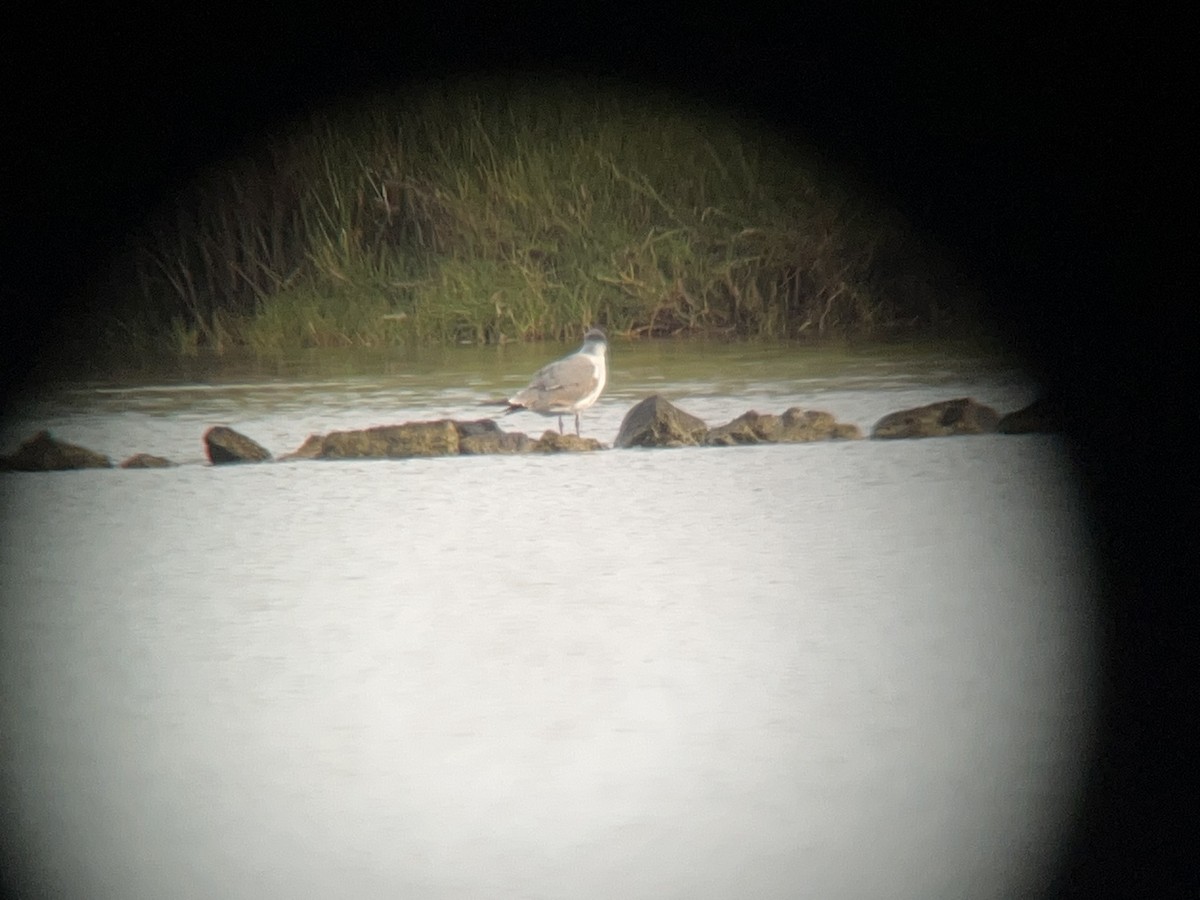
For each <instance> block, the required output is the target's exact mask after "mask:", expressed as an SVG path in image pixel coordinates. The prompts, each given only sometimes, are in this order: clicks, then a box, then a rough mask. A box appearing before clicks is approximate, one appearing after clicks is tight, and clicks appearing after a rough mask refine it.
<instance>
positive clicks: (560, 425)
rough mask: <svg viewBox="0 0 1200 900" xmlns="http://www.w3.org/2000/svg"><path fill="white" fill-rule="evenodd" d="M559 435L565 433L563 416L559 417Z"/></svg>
mask: <svg viewBox="0 0 1200 900" xmlns="http://www.w3.org/2000/svg"><path fill="white" fill-rule="evenodd" d="M558 433H559V434H562V433H563V430H562V416H561V415H560V416H559V417H558Z"/></svg>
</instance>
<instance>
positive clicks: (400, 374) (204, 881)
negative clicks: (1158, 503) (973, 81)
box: [0, 344, 1096, 898]
mask: <svg viewBox="0 0 1200 900" xmlns="http://www.w3.org/2000/svg"><path fill="white" fill-rule="evenodd" d="M559 349H566V348H557V347H555V348H552V350H551V351H550V352H549V353H548V352H547V350H546V348H545V347H541V348H537V347H534V348H525V347H521V348H505V349H504V351H501V352H497V351H479V350H462V351H453V352H449V353H445V354H442V355H440V356H437V357H436V358H433V359H425V360H407V361H405V360H402V359H390V360H389V359H374V360H365V361H364V360H362V359H360V360H359V361H358V362H357V363H351V362H347V361H346V360H345V359H344V358H337V357H325V358H324V359H323V360H308V361H306V362H305V363H304V364H302V365H299V366H297V367H293V368H287V367H283V366H280V367H277V368H276V369H275V370H274V371H271V370H264V369H263V368H262V367H259V368H258V369H248V370H243V371H236V370H235V371H225V372H212V371H210V372H205V373H203V382H200V381H197V380H196V379H195V377H194V374H195V373H193V377H191V378H188V377H182V376H179V375H178V374H176V375H173V376H171V377H159V378H157V379H152V380H146V379H143V380H140V381H139V380H137V379H119V380H113V381H106V382H103V383H99V382H97V383H79V384H72V385H61V386H59V387H58V388H57V389H55V390H53V391H46V392H45V393H43V394H42V395H41V396H39V397H36V398H33V400H32V401H31V403H30V404H29V405H28V406H26V407H25V408H24V409H22V410H20V411H18V413H17V414H16V415H14V416H13V417H11V418H10V419H9V420H8V421H6V422H5V431H4V433H3V444H2V445H0V450H3V451H9V450H11V449H12V448H13V447H15V445H16V444H17V443H18V442H19V441H20V439H22V438H23V437H25V436H27V435H28V434H29V433H30V432H32V431H33V430H36V428H39V427H49V428H50V429H51V430H52V431H53V432H54V433H55V434H56V435H57V436H59V437H61V438H63V439H66V440H71V441H75V442H78V443H82V444H84V445H86V446H89V447H92V448H94V449H97V450H101V451H102V452H105V453H108V454H110V455H111V456H113V457H114V458H117V459H119V458H124V457H125V456H128V455H130V454H132V453H134V452H138V451H145V452H152V453H159V454H162V455H166V456H169V457H171V458H172V459H175V460H177V461H180V462H184V463H193V464H190V465H184V466H181V467H179V468H175V469H167V470H154V471H123V470H113V471H84V472H65V473H33V474H24V473H9V474H7V475H3V476H0V503H2V506H0V510H2V512H0V515H2V518H0V528H2V530H0V537H2V543H0V548H2V549H0V596H2V598H3V618H2V621H0V624H2V628H0V642H2V644H0V674H2V678H3V680H2V682H0V688H2V692H0V698H2V699H0V703H2V704H3V706H2V707H0V723H2V725H3V729H4V738H3V742H2V744H0V747H2V753H3V756H2V762H3V776H4V779H3V791H4V805H5V808H6V809H7V810H9V811H10V813H9V815H8V820H9V823H10V824H9V828H10V829H11V833H10V834H9V835H8V838H7V839H8V845H7V846H6V848H5V852H6V857H7V858H6V860H5V863H6V867H7V868H8V869H9V871H15V872H18V873H21V876H22V877H23V878H24V880H25V884H26V885H27V886H28V887H29V888H30V890H31V891H33V892H39V891H40V892H41V893H44V894H47V895H53V896H88V897H114V898H115V897H125V898H141V897H146V898H151V897H164V896H172V897H184V898H191V897H196V898H202V897H218V896H219V897H237V898H241V897H245V898H251V897H264V896H270V897H298V896H346V897H397V896H403V897H422V898H423V897H437V898H441V897H445V898H459V897H496V898H517V897H531V898H533V897H537V898H541V897H545V898H574V897H580V898H607V897H617V896H620V897H646V898H652V897H689V898H694V897H702V898H703V897H713V898H725V897H737V896H742V897H745V896H754V897H809V896H811V897H840V896H852V897H872V896H875V897H914V898H915V897H1000V896H1012V895H1016V894H1019V893H1020V892H1021V891H1023V890H1025V889H1026V888H1028V887H1029V886H1031V885H1036V884H1037V883H1038V881H1039V879H1040V878H1042V877H1043V875H1044V871H1045V866H1047V865H1050V864H1051V863H1052V862H1053V860H1054V854H1055V853H1056V851H1057V849H1058V846H1059V842H1060V840H1061V838H1062V836H1063V835H1064V834H1065V830H1066V829H1067V828H1068V827H1069V825H1070V822H1071V814H1072V812H1073V810H1074V805H1075V802H1076V800H1077V789H1078V778H1079V774H1080V768H1081V766H1082V765H1083V764H1084V762H1085V761H1086V759H1087V753H1088V747H1089V744H1088V739H1089V734H1090V728H1091V722H1092V710H1093V705H1094V700H1095V697H1094V687H1095V684H1094V681H1095V675H1096V672H1095V664H1096V661H1095V656H1094V646H1093V643H1094V633H1093V615H1094V613H1093V609H1092V597H1093V575H1092V571H1091V562H1090V557H1089V551H1088V548H1087V545H1086V541H1087V534H1086V531H1085V529H1084V527H1083V525H1084V519H1083V514H1082V510H1081V503H1080V497H1079V495H1078V493H1077V490H1076V485H1075V483H1074V477H1073V474H1072V471H1071V469H1070V466H1069V463H1068V460H1067V457H1066V453H1065V451H1064V448H1063V447H1062V446H1061V445H1060V444H1059V443H1058V441H1057V440H1056V439H1054V438H1051V437H1044V436H1023V437H1003V436H983V437H975V438H963V439H957V440H952V439H945V440H928V441H912V442H879V443H875V442H870V441H863V442H855V443H841V444H814V445H807V446H806V445H783V446H767V447H750V448H713V449H704V450H700V449H691V450H677V451H617V452H609V453H600V454H583V455H567V456H556V457H540V456H539V457H536V458H534V457H481V458H445V459H434V460H396V461H357V462H336V463H316V462H298V463H286V464H276V465H262V466H249V467H241V468H237V467H234V468H212V467H208V466H205V465H202V464H201V463H202V455H203V450H202V446H201V443H200V435H201V434H202V433H203V430H204V429H205V428H206V427H208V426H209V425H212V424H217V423H222V422H223V423H226V424H230V425H233V426H234V427H236V428H238V429H240V430H242V431H244V432H245V433H247V434H249V435H250V436H252V437H254V438H256V439H257V440H259V441H260V442H261V443H263V444H264V445H265V446H267V447H268V448H269V449H271V450H272V451H274V452H276V453H282V452H286V451H288V450H290V449H293V448H294V447H296V446H297V445H299V444H300V442H301V441H302V440H303V439H304V437H305V436H306V435H307V434H308V433H310V432H313V431H329V430H332V429H337V428H356V427H364V426H368V425H373V424H385V423H391V422H397V421H404V420H406V419H427V418H437V417H441V416H453V417H457V418H464V417H465V418H475V417H478V415H479V412H480V410H479V408H478V406H477V405H476V404H477V403H478V401H479V400H480V399H483V398H486V397H490V396H500V395H503V394H505V393H507V392H509V391H510V390H511V389H512V388H514V387H517V386H520V385H521V384H523V383H524V380H525V378H526V377H527V375H528V374H529V373H530V372H531V371H532V369H534V368H536V367H537V365H539V364H540V363H541V362H544V361H545V359H546V358H547V356H553V355H555V354H556V353H557V351H558V350H559ZM610 385H611V386H610V389H609V391H608V392H607V393H606V394H605V396H604V397H603V398H602V400H601V402H600V404H599V405H598V406H597V407H596V408H595V409H593V410H591V411H589V412H588V413H587V414H585V417H584V432H585V434H592V435H594V436H597V437H599V438H600V439H601V440H603V441H605V442H610V441H611V440H612V438H613V437H614V436H615V434H616V431H617V428H618V426H619V424H620V420H621V418H622V416H623V415H624V413H625V411H626V410H627V409H628V408H629V406H631V405H632V404H633V403H634V402H636V400H638V399H640V398H641V397H642V396H645V395H646V394H647V393H650V392H652V391H660V392H662V393H664V394H666V395H667V396H668V397H670V398H671V399H673V400H675V401H676V402H677V403H679V404H680V405H681V406H682V407H683V408H685V409H687V410H689V411H691V412H693V413H695V414H697V415H699V416H701V417H702V418H704V419H706V420H707V421H709V422H710V424H719V423H720V422H724V421H727V420H729V419H730V418H733V417H734V416H736V415H738V414H740V413H741V412H743V411H745V410H746V409H748V408H757V409H759V410H760V411H764V412H765V411H773V412H782V411H783V410H784V409H786V408H787V407H789V406H792V405H801V406H805V407H816V408H820V409H827V410H829V411H830V412H833V413H834V414H835V415H836V416H837V417H838V418H839V420H843V421H852V422H857V423H858V424H859V425H860V426H861V427H863V428H864V430H867V429H869V427H870V425H871V424H872V423H873V422H874V421H875V420H876V419H877V418H879V416H881V415H883V414H884V413H886V412H890V411H892V410H894V409H899V408H903V407H905V406H909V405H913V404H916V403H924V402H929V401H932V400H937V399H948V398H951V397H955V396H963V395H970V396H974V397H975V398H976V399H978V400H981V401H983V402H987V403H991V404H993V405H995V406H997V407H998V408H1000V409H1001V410H1008V409H1014V408H1017V407H1018V406H1021V405H1023V404H1024V403H1026V402H1028V401H1029V400H1030V399H1032V397H1033V396H1035V394H1036V387H1035V386H1034V385H1033V384H1031V383H1030V382H1029V381H1028V379H1027V378H1025V377H1024V376H1023V375H1022V374H1021V373H1020V372H1019V371H1018V370H1016V369H1014V368H1012V367H1011V366H1008V365H1005V364H1003V363H997V362H993V361H988V360H981V359H978V358H973V357H970V356H964V355H962V354H961V353H960V354H953V353H939V352H933V353H930V352H915V351H914V352H911V353H903V354H898V353H897V352H896V351H894V350H891V351H888V352H887V353H886V354H885V353H881V352H878V351H865V350H864V351H857V352H853V353H852V352H847V351H836V352H833V351H823V352H820V353H817V352H808V353H806V352H803V351H796V350H790V351H782V350H763V349H761V348H759V349H753V348H738V347H710V346H700V347H697V346H694V345H683V346H682V347H680V346H670V345H669V346H666V347H663V346H660V345H642V346H632V347H631V346H623V345H620V344H617V345H616V346H615V347H614V352H613V354H612V375H611V382H610ZM551 422H552V420H546V419H542V418H540V417H537V416H534V415H531V414H520V415H517V416H513V417H510V418H507V419H504V420H502V423H503V425H504V427H506V428H515V429H519V430H525V431H527V432H530V433H540V430H541V429H542V428H544V427H546V425H547V424H550V423H551Z"/></svg>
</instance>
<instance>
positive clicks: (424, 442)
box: [292, 419, 459, 459]
mask: <svg viewBox="0 0 1200 900" xmlns="http://www.w3.org/2000/svg"><path fill="white" fill-rule="evenodd" d="M312 440H313V439H312V438H309V441H312ZM306 447H308V441H306V442H305V445H304V446H303V447H301V450H303V449H305V448H306ZM458 449H459V439H458V429H457V428H455V423H454V422H452V421H450V420H449V419H439V420H437V421H435V422H405V423H404V424H402V425H380V426H378V427H376V428H365V429H362V430H360V431H332V432H330V433H329V434H327V435H325V437H324V438H322V439H321V444H320V450H319V452H317V453H316V454H315V456H314V457H311V458H315V459H409V458H411V457H415V456H451V455H453V454H456V453H458ZM299 452H300V451H297V453H299ZM295 455H296V454H292V456H295Z"/></svg>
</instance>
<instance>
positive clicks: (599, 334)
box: [583, 328, 608, 344]
mask: <svg viewBox="0 0 1200 900" xmlns="http://www.w3.org/2000/svg"><path fill="white" fill-rule="evenodd" d="M583 342H584V343H585V344H607V343H608V337H607V336H606V335H605V334H604V329H602V328H589V329H588V330H587V331H586V332H584V334H583Z"/></svg>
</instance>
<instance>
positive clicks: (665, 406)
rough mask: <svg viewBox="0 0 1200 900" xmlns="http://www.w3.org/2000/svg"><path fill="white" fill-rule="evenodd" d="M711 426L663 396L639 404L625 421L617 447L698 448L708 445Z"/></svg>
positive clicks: (615, 445)
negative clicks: (706, 436)
mask: <svg viewBox="0 0 1200 900" xmlns="http://www.w3.org/2000/svg"><path fill="white" fill-rule="evenodd" d="M707 433H708V426H707V425H705V424H704V422H703V421H701V420H700V419H697V418H696V417H695V416H693V415H691V414H690V413H686V412H684V411H683V410H682V409H680V408H679V407H677V406H675V405H674V404H673V403H671V401H670V400H667V399H666V398H665V397H663V396H662V395H661V394H654V395H653V396H650V397H647V398H646V399H645V400H642V401H641V402H640V403H638V404H637V405H635V406H634V407H633V408H632V409H631V410H629V412H627V413H625V418H624V419H622V420H621V428H620V430H619V431H618V432H617V439H616V440H615V441H614V442H613V446H614V447H694V446H696V445H697V444H702V443H704V437H705V435H706V434H707Z"/></svg>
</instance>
